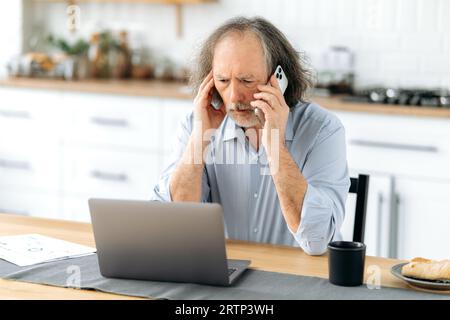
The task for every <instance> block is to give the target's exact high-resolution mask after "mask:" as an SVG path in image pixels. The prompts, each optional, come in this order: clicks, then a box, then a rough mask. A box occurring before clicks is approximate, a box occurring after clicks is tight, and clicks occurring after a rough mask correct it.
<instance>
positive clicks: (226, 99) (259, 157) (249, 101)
mask: <svg viewBox="0 0 450 320" xmlns="http://www.w3.org/2000/svg"><path fill="white" fill-rule="evenodd" d="M302 64H303V60H302V59H301V57H300V56H299V54H298V53H297V52H296V51H295V50H294V48H293V47H292V46H291V45H290V43H289V42H288V40H287V39H286V37H285V36H284V35H283V34H282V33H281V32H280V31H279V30H278V29H277V28H276V27H275V26H274V25H272V24H271V23H270V22H268V21H266V20H264V19H262V18H253V19H247V18H243V17H238V18H234V19H231V20H229V21H227V22H226V23H225V24H224V25H222V26H221V27H219V28H218V29H217V30H216V31H215V32H214V33H213V34H212V35H211V36H210V37H209V38H208V39H207V40H206V42H205V43H204V45H203V47H202V48H201V50H200V54H199V57H198V60H197V64H196V70H194V72H193V75H192V78H191V82H192V84H193V87H194V90H195V92H197V95H196V97H195V99H194V108H193V111H192V112H191V113H189V115H188V116H187V117H186V119H185V121H184V122H183V123H182V125H181V128H180V130H179V132H178V135H177V140H176V146H175V151H174V154H173V158H172V160H171V162H170V164H169V165H168V167H167V168H166V169H165V170H164V172H163V174H162V176H161V180H160V181H159V183H158V184H157V185H156V186H155V188H154V194H153V197H152V198H153V200H159V201H196V202H199V201H202V202H216V203H220V204H221V205H222V206H223V209H224V220H225V227H226V235H227V237H229V238H233V239H241V240H247V241H258V242H265V243H273V244H285V245H293V246H300V247H301V248H302V249H303V250H304V251H305V252H306V253H308V254H311V255H320V254H323V253H324V252H325V251H326V250H327V245H328V243H329V242H330V241H331V240H340V239H341V235H340V227H341V225H342V222H343V219H344V207H345V200H346V197H347V194H348V190H349V186H350V179H349V176H348V169H347V160H346V146H345V133H344V128H343V126H342V124H341V123H340V122H339V120H338V119H337V118H336V117H335V116H334V115H333V114H331V113H329V112H328V111H326V110H325V109H323V108H321V107H320V106H318V105H316V104H314V103H307V102H305V101H304V95H305V91H306V90H307V89H308V88H309V87H310V85H311V77H310V73H309V72H308V70H307V69H306V68H305V67H304V66H303V65H302ZM278 65H280V66H281V67H282V68H283V70H284V72H285V74H286V76H287V78H288V81H289V84H288V87H287V89H286V91H285V93H284V95H283V94H282V93H281V91H280V87H279V85H278V82H277V79H276V77H275V76H274V75H273V72H274V70H275V68H276V67H277V66H278ZM214 90H217V92H218V93H219V95H220V98H221V99H222V100H223V103H222V104H221V106H220V109H219V110H217V109H215V108H213V107H212V106H211V100H212V97H213V92H214Z"/></svg>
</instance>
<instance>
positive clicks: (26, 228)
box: [0, 214, 408, 299]
mask: <svg viewBox="0 0 450 320" xmlns="http://www.w3.org/2000/svg"><path fill="white" fill-rule="evenodd" d="M25 233H39V234H42V235H46V236H50V237H55V238H59V239H63V240H67V241H72V242H75V243H79V244H82V245H87V246H92V247H93V246H94V245H95V243H94V237H93V233H92V227H91V225H90V224H88V223H80V222H72V221H62V220H50V219H43V218H36V217H26V216H18V215H9V214H0V236H6V235H16V234H25ZM227 254H228V257H229V258H231V259H249V260H251V261H252V264H251V266H250V267H251V268H254V269H258V270H266V271H276V272H284V273H291V274H298V275H305V276H317V277H321V278H328V260H327V256H326V255H324V256H308V255H307V254H305V253H304V252H303V251H302V250H301V249H299V248H293V247H287V246H275V245H267V244H258V243H248V242H242V241H235V240H229V241H227ZM400 262H402V261H400V260H393V259H384V258H377V257H367V259H366V270H367V267H369V266H371V265H376V266H378V267H379V268H380V270H381V285H382V286H387V287H398V288H408V287H407V285H406V284H405V283H403V282H402V281H400V280H398V279H397V278H395V277H393V276H392V275H391V274H390V268H391V267H392V266H393V265H395V264H397V263H400ZM367 276H368V275H367V272H366V275H365V281H366V280H367ZM0 299H138V298H135V297H128V296H122V295H115V294H108V293H101V292H96V291H88V290H77V289H70V288H60V287H53V286H47V285H39V284H30V283H25V282H17V281H10V280H3V279H0Z"/></svg>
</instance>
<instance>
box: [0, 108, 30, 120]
mask: <svg viewBox="0 0 450 320" xmlns="http://www.w3.org/2000/svg"><path fill="white" fill-rule="evenodd" d="M0 116H2V117H4V118H17V119H27V120H29V119H31V115H30V113H29V112H28V111H18V110H0Z"/></svg>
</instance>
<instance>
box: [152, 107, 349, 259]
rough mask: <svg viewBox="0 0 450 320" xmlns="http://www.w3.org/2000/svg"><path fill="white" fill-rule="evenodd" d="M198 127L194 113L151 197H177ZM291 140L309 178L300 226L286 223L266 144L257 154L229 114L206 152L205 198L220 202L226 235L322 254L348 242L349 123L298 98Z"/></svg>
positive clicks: (288, 141)
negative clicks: (175, 176) (175, 178)
mask: <svg viewBox="0 0 450 320" xmlns="http://www.w3.org/2000/svg"><path fill="white" fill-rule="evenodd" d="M192 127H193V114H192V112H190V113H189V114H188V115H187V116H186V118H185V119H184V121H183V122H182V124H181V126H180V128H179V130H178V133H177V136H176V140H175V145H174V151H173V154H172V157H171V159H170V161H169V163H168V165H167V167H166V168H165V170H164V171H163V173H162V175H161V178H160V181H159V182H158V183H157V185H156V186H155V187H154V190H153V195H152V197H151V198H152V200H159V201H172V199H171V196H170V190H169V178H170V175H171V174H172V172H173V171H174V169H175V168H176V166H177V164H178V161H179V160H180V158H181V157H182V154H183V152H184V150H185V148H186V145H187V143H188V140H189V136H190V134H191V131H192ZM285 138H286V147H287V149H288V150H289V153H290V154H291V156H292V158H293V159H294V161H295V162H296V163H297V166H298V168H299V169H300V171H301V173H302V175H303V177H304V178H305V179H306V180H307V182H308V188H307V191H306V194H305V198H304V201H303V207H302V209H301V220H300V225H299V228H298V230H290V228H289V227H288V226H287V224H286V222H285V220H284V217H283V214H282V212H281V208H280V203H279V199H278V194H277V191H276V189H275V185H274V182H273V180H272V176H271V175H270V170H269V167H268V164H267V157H266V153H265V150H264V147H262V146H261V147H260V148H259V150H258V151H256V150H255V149H254V148H253V146H252V145H251V144H250V143H249V141H248V139H247V137H246V136H245V133H244V131H243V130H242V128H240V127H239V126H237V125H236V123H235V122H234V121H233V120H232V118H230V117H229V116H226V117H225V119H224V121H223V122H222V124H221V125H220V127H219V128H218V130H217V131H216V133H215V135H214V136H213V137H212V138H211V143H210V144H209V146H208V148H207V151H206V161H205V162H206V165H205V168H204V171H203V179H202V201H203V202H215V203H220V204H221V205H222V207H223V210H224V221H225V234H226V236H227V237H228V238H232V239H239V240H245V241H256V242H264V243H272V244H284V245H290V246H300V247H301V248H302V249H303V250H304V251H305V252H306V253H308V254H311V255H320V254H323V253H324V252H326V250H327V245H328V243H329V242H330V241H332V240H333V241H334V240H341V239H342V237H341V234H340V228H341V225H342V222H343V220H344V211H345V201H346V199H347V195H348V190H349V187H350V179H349V175H348V167H347V157H346V145H345V131H344V127H343V125H342V124H341V122H340V121H339V119H338V118H337V117H336V116H335V115H334V114H332V113H331V112H329V111H327V110H326V109H324V108H322V107H320V106H319V105H317V104H315V103H306V102H299V103H298V104H297V105H296V106H294V107H292V108H291V110H290V112H289V118H288V122H287V125H286V134H285Z"/></svg>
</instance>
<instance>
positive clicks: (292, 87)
mask: <svg viewBox="0 0 450 320" xmlns="http://www.w3.org/2000/svg"><path fill="white" fill-rule="evenodd" d="M247 31H250V32H253V33H254V34H255V35H256V36H257V37H258V38H259V39H260V41H261V45H262V48H263V51H264V55H265V58H266V63H267V70H268V71H270V74H272V73H273V72H275V68H276V67H277V65H281V67H282V68H283V70H284V72H285V73H286V76H287V78H288V79H289V85H288V87H287V89H286V92H285V93H284V97H285V100H286V103H287V104H288V106H290V107H292V106H294V105H296V104H297V103H298V102H299V101H303V100H305V98H306V92H307V90H308V89H309V88H311V87H312V86H313V83H314V80H313V73H312V71H311V69H310V68H309V65H308V63H307V61H306V57H305V55H304V54H303V53H301V52H297V51H296V50H295V49H294V48H293V47H292V45H291V44H290V42H289V40H288V39H287V38H286V37H285V35H284V34H283V33H282V32H281V31H280V30H279V29H278V28H277V27H275V26H274V25H273V24H272V23H270V22H269V21H267V20H266V19H264V18H261V17H254V18H246V17H235V18H232V19H230V20H228V21H226V22H225V23H224V24H223V25H221V26H219V27H218V28H217V29H216V30H215V31H214V32H213V33H212V34H211V35H210V36H209V37H208V38H207V39H206V40H205V41H204V43H203V44H202V45H201V47H200V50H199V52H198V55H197V57H196V59H195V61H194V65H193V67H192V68H191V70H192V72H191V76H190V85H191V88H192V90H193V93H194V94H196V93H197V91H198V89H199V87H200V84H201V83H202V81H203V79H204V78H205V77H206V76H207V75H208V73H209V72H210V71H211V69H212V63H213V56H214V49H215V47H216V45H217V43H218V42H219V41H220V40H222V39H223V38H224V37H225V36H227V35H229V34H230V33H233V32H239V33H244V32H247ZM268 76H269V75H268Z"/></svg>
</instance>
